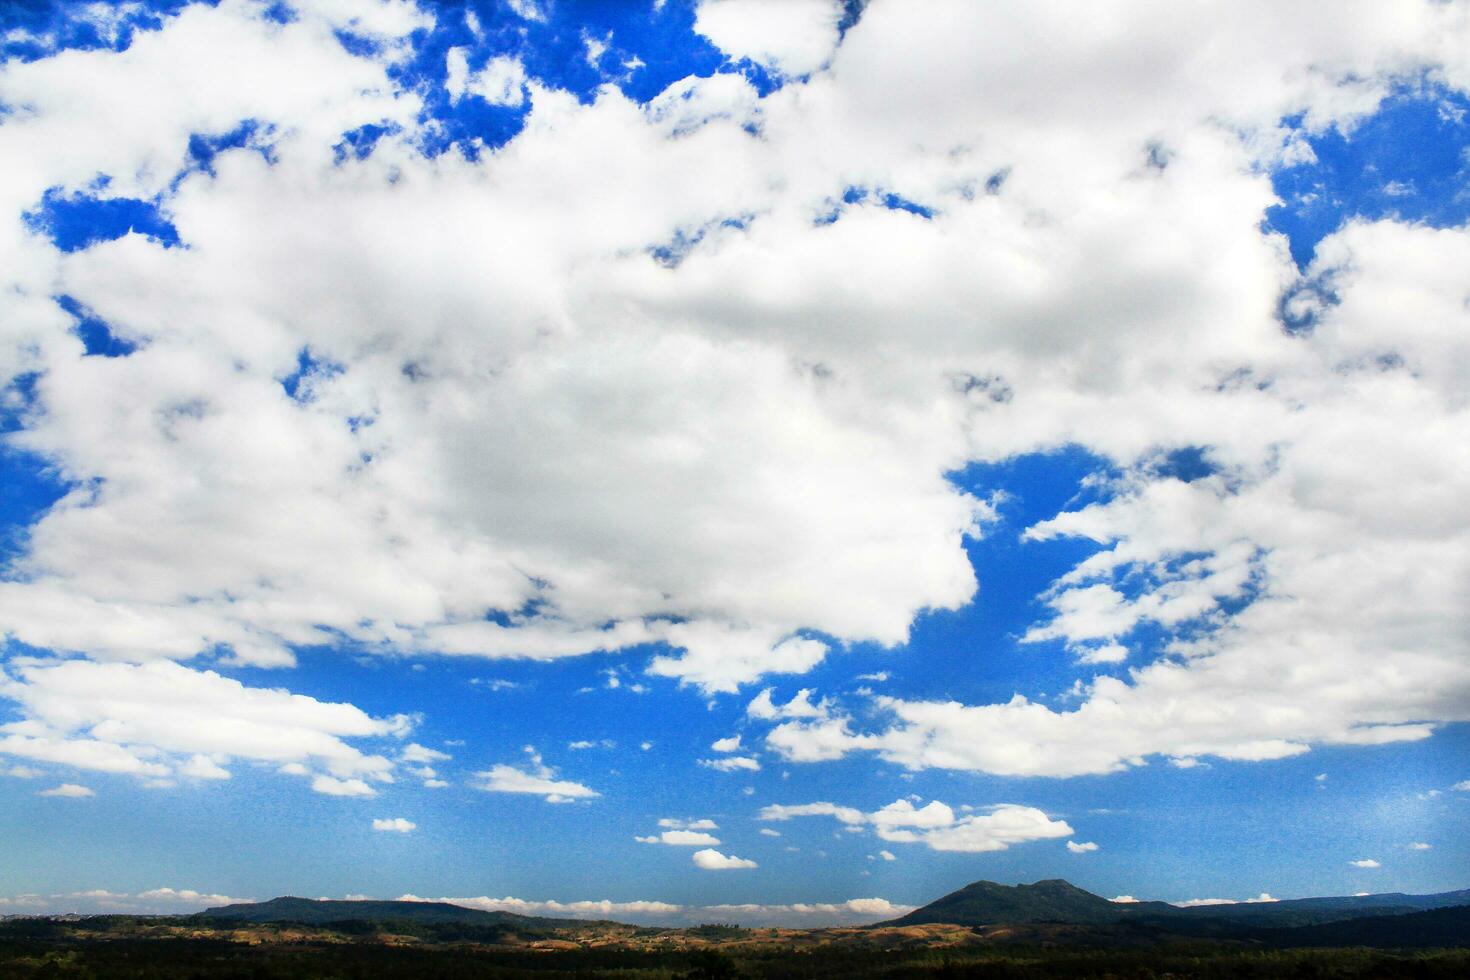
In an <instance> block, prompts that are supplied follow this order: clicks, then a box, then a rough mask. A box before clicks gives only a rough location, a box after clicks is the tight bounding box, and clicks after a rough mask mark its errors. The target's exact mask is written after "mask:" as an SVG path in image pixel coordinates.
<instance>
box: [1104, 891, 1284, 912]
mask: <svg viewBox="0 0 1470 980" xmlns="http://www.w3.org/2000/svg"><path fill="white" fill-rule="evenodd" d="M1125 898H1128V896H1126V895H1125V896H1122V897H1121V898H1115V899H1113V901H1115V902H1120V901H1123V899H1125ZM1131 900H1132V901H1137V899H1131ZM1275 901H1277V899H1275V898H1272V897H1271V895H1270V894H1269V893H1267V892H1261V894H1259V895H1257V896H1256V897H1255V898H1247V899H1244V900H1240V899H1234V898H1191V899H1188V900H1187V901H1183V902H1173V903H1171V904H1173V905H1177V906H1178V907H1179V908H1182V909H1188V908H1194V907H1195V906H1199V905H1257V904H1260V903H1263V902H1275Z"/></svg>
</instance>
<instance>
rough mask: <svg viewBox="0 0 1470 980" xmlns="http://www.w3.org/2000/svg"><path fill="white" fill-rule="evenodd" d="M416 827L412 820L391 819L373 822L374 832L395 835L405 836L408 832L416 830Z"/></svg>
mask: <svg viewBox="0 0 1470 980" xmlns="http://www.w3.org/2000/svg"><path fill="white" fill-rule="evenodd" d="M418 826H419V825H418V824H416V823H414V822H413V821H412V820H405V819H404V818H403V817H392V818H390V819H385V820H374V821H373V829H374V830H384V831H390V832H392V833H397V834H407V833H409V832H410V831H414V830H417V829H418Z"/></svg>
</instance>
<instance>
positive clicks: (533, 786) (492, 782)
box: [475, 745, 602, 803]
mask: <svg viewBox="0 0 1470 980" xmlns="http://www.w3.org/2000/svg"><path fill="white" fill-rule="evenodd" d="M526 754H527V755H529V756H530V763H529V765H528V767H527V768H526V769H517V768H516V767H515V766H511V765H505V764H501V765H498V766H492V767H490V768H489V769H487V770H485V771H484V772H477V773H475V777H476V778H477V779H479V780H480V784H479V785H478V786H477V787H476V788H477V789H480V790H484V791H485V792H487V793H529V794H533V795H536V796H541V797H544V798H545V800H546V802H547V803H570V802H571V801H572V800H579V799H590V798H592V797H595V796H601V795H602V794H600V793H598V792H597V791H596V790H595V789H592V788H591V787H588V786H583V785H582V784H581V783H575V782H572V781H571V780H566V779H557V778H556V771H555V770H554V769H551V768H550V767H548V766H546V765H544V764H542V762H541V756H540V755H539V754H538V753H537V752H536V750H535V749H533V748H531V747H530V746H529V745H528V746H526Z"/></svg>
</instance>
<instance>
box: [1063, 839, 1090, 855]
mask: <svg viewBox="0 0 1470 980" xmlns="http://www.w3.org/2000/svg"><path fill="white" fill-rule="evenodd" d="M1067 850H1069V851H1071V852H1072V853H1073V854H1087V853H1088V852H1090V851H1095V850H1097V845H1096V844H1094V843H1093V842H1092V841H1090V840H1089V841H1075V840H1069V841H1067Z"/></svg>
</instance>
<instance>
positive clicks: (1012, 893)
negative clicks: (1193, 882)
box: [884, 878, 1167, 926]
mask: <svg viewBox="0 0 1470 980" xmlns="http://www.w3.org/2000/svg"><path fill="white" fill-rule="evenodd" d="M1138 904H1139V905H1148V906H1150V907H1152V906H1154V905H1157V904H1162V903H1156V902H1147V903H1144V902H1140V903H1138ZM1135 907H1136V906H1123V905H1118V904H1117V903H1115V902H1110V901H1108V900H1107V899H1105V898H1103V897H1102V896H1100V895H1094V894H1092V892H1088V891H1083V890H1082V889H1081V888H1078V887H1077V886H1076V885H1073V884H1071V883H1070V882H1066V881H1062V880H1061V879H1060V878H1053V879H1049V880H1047V881H1038V882H1036V884H1034V885H998V884H996V883H995V882H993V881H977V882H974V883H972V884H969V885H966V886H965V887H964V888H961V889H960V890H959V891H956V892H951V893H950V894H948V895H945V896H944V897H943V898H941V899H937V900H936V901H933V902H930V903H929V904H928V905H925V906H924V907H923V908H918V909H915V910H914V911H912V912H910V913H909V914H908V915H905V916H902V917H900V918H897V919H894V920H892V922H889V923H884V924H885V925H903V926H909V925H921V924H923V923H926V922H948V923H952V924H954V925H962V926H979V925H993V924H997V923H1018V922H1077V923H1099V922H1118V921H1120V920H1122V919H1123V918H1125V917H1127V916H1129V915H1130V912H1129V911H1128V910H1129V909H1131V908H1135ZM1166 907H1167V906H1166Z"/></svg>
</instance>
